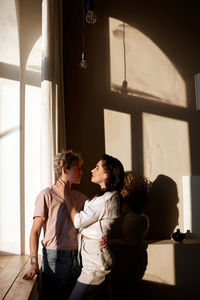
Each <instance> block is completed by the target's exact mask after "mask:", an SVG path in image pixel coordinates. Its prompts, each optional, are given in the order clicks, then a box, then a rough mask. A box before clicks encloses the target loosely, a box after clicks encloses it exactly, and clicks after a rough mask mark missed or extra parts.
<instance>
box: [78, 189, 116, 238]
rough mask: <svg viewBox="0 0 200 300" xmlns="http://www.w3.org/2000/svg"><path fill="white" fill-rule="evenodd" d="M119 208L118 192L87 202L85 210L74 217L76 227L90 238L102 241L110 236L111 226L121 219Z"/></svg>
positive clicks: (107, 193)
mask: <svg viewBox="0 0 200 300" xmlns="http://www.w3.org/2000/svg"><path fill="white" fill-rule="evenodd" d="M119 206H120V201H119V196H118V193H117V191H113V192H106V193H104V194H103V195H102V196H98V197H95V198H93V199H92V200H90V201H89V200H86V202H85V205H84V208H83V210H82V211H80V212H79V213H77V214H76V215H75V217H74V226H75V228H77V229H79V232H81V234H83V235H85V236H87V237H89V238H92V239H101V238H102V236H103V235H107V234H108V232H109V231H110V228H111V224H112V223H113V222H114V221H115V219H116V218H118V217H119V215H120V209H119Z"/></svg>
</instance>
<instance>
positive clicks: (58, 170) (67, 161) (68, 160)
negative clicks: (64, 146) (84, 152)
mask: <svg viewBox="0 0 200 300" xmlns="http://www.w3.org/2000/svg"><path fill="white" fill-rule="evenodd" d="M82 161H83V160H82V157H81V154H80V153H76V152H74V151H72V150H67V151H61V152H60V153H58V154H57V155H56V156H55V159H54V173H55V178H56V180H57V179H58V178H59V177H60V176H61V174H62V168H63V167H65V168H67V169H70V168H71V166H72V165H74V164H78V163H79V162H82Z"/></svg>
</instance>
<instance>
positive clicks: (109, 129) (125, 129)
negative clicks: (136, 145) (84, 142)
mask: <svg viewBox="0 0 200 300" xmlns="http://www.w3.org/2000/svg"><path fill="white" fill-rule="evenodd" d="M104 132H105V151H106V153H107V154H109V155H112V156H114V157H117V158H118V159H119V160H120V161H121V162H122V164H123V166H124V169H125V170H132V151H131V148H132V147H131V140H132V139H131V116H130V115H129V114H126V113H121V112H117V111H113V110H108V109H104Z"/></svg>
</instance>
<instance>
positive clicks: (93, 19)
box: [86, 0, 97, 24]
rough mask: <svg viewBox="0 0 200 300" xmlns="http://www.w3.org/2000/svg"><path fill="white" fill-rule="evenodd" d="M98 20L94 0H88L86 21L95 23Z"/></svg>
mask: <svg viewBox="0 0 200 300" xmlns="http://www.w3.org/2000/svg"><path fill="white" fill-rule="evenodd" d="M96 20H97V17H96V15H95V13H94V1H93V0H88V12H87V16H86V21H87V23H89V24H94V23H95V22H96Z"/></svg>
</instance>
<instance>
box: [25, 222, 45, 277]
mask: <svg viewBox="0 0 200 300" xmlns="http://www.w3.org/2000/svg"><path fill="white" fill-rule="evenodd" d="M43 222H44V218H43V217H35V218H34V220H33V225H32V229H31V234H30V256H31V269H30V270H29V271H28V272H27V273H26V274H25V275H24V277H23V279H26V280H30V279H32V278H33V277H34V276H35V274H37V273H38V272H39V266H38V245H39V238H40V232H41V229H42V225H43Z"/></svg>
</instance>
